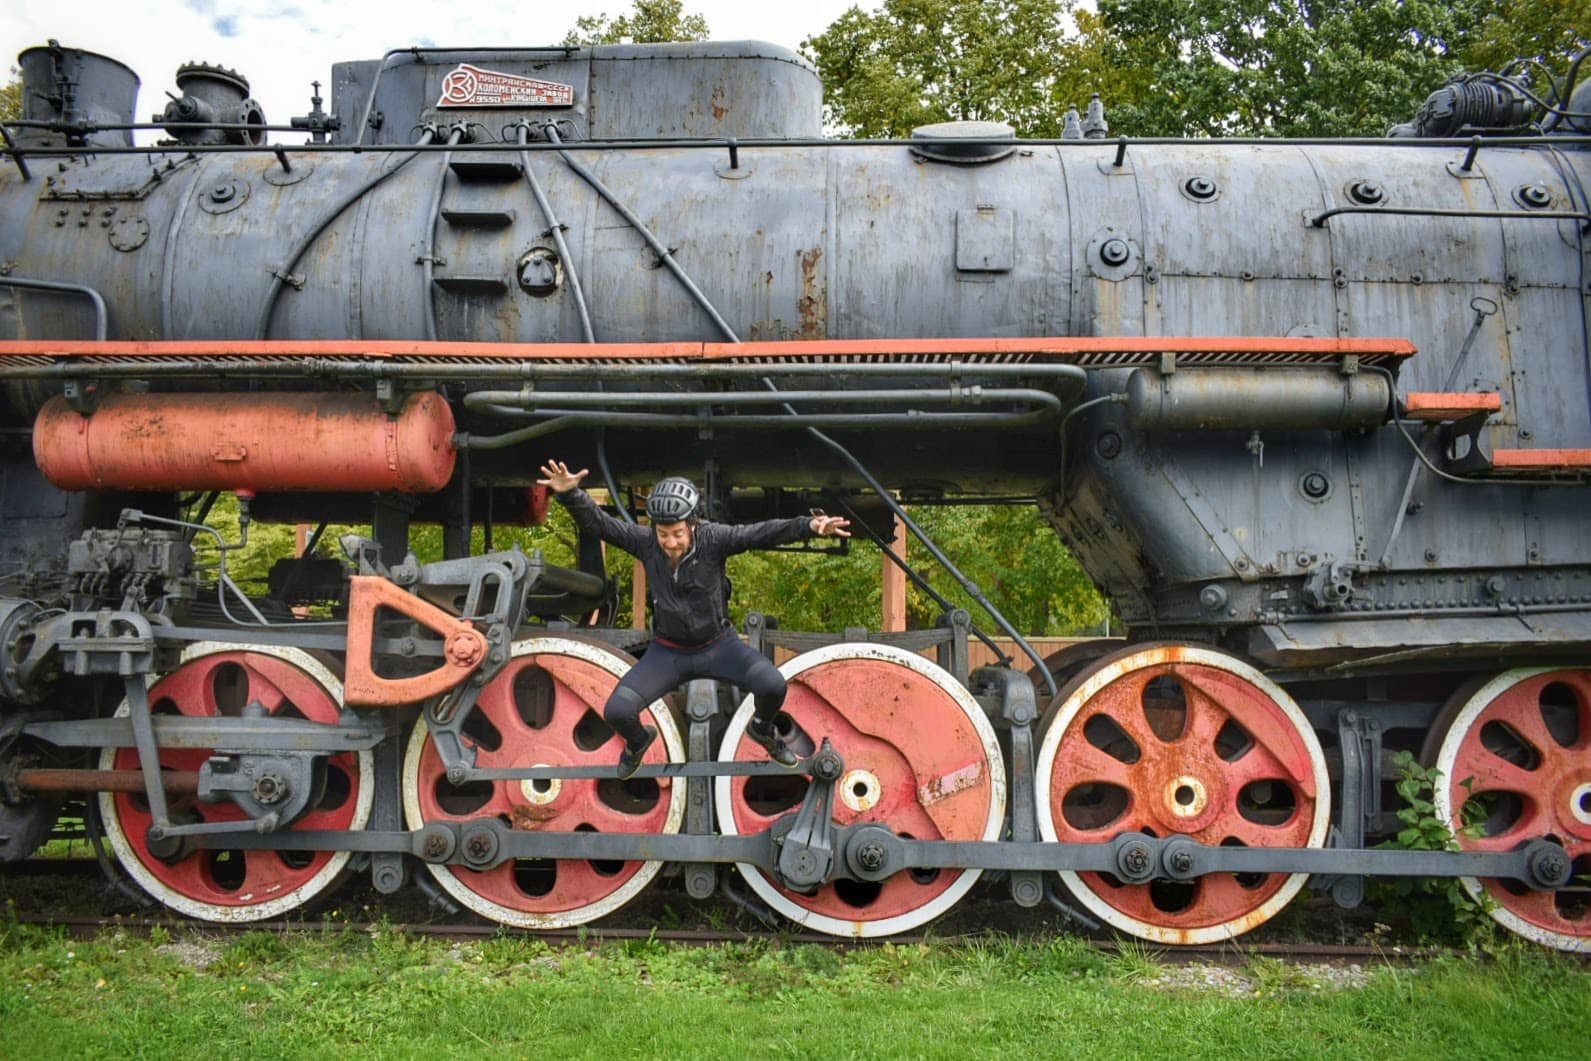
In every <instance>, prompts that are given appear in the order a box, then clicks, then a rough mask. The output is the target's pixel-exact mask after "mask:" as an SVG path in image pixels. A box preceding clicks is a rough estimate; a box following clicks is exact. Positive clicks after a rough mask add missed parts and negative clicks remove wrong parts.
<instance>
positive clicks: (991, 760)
mask: <svg viewBox="0 0 1591 1061" xmlns="http://www.w3.org/2000/svg"><path fill="white" fill-rule="evenodd" d="M843 659H873V660H881V661H886V662H891V663H897V664H900V665H901V666H903V667H907V668H909V669H911V670H913V671H915V672H916V673H918V674H920V675H922V676H924V677H926V678H928V679H930V680H931V681H933V682H934V683H935V684H936V685H938V686H939V687H940V688H942V689H944V690H945V692H947V693H949V694H950V696H951V698H952V699H953V700H954V702H955V703H956V705H957V706H958V707H959V708H960V709H961V711H962V712H963V713H964V714H965V715H966V716H967V718H968V720H969V721H970V722H971V723H972V726H973V729H974V730H975V731H976V733H977V735H978V739H979V741H980V743H981V745H982V749H983V755H984V765H985V767H986V769H987V770H988V772H989V773H988V776H989V779H990V808H989V820H988V822H987V824H986V826H985V828H984V831H983V836H982V837H981V838H980V839H983V840H998V839H999V838H1000V835H1001V833H1002V832H1003V830H1004V828H1005V802H1006V779H1005V763H1004V761H1003V760H1002V759H1001V758H1000V744H999V740H998V738H997V737H996V736H995V732H994V727H993V726H991V725H990V724H989V720H988V719H987V718H986V717H984V713H983V708H982V707H980V706H979V705H978V702H977V701H976V700H974V699H973V698H972V695H971V694H970V693H968V692H967V691H966V689H964V688H962V686H961V684H960V683H959V682H957V681H956V680H955V678H954V677H952V676H951V675H950V673H949V672H948V671H946V670H944V669H943V668H941V667H939V666H937V665H935V664H933V663H930V662H929V661H928V660H926V659H924V658H923V657H922V656H919V655H917V654H916V653H913V652H907V651H906V650H904V649H900V648H896V647H894V646H893V645H878V644H870V643H842V644H834V645H825V646H823V647H822V648H816V649H813V650H812V651H810V652H804V653H802V654H801V655H799V656H796V657H795V658H793V659H791V660H789V661H788V662H787V663H785V665H784V666H782V667H780V668H779V673H781V674H783V675H784V677H785V679H786V680H789V679H791V678H794V677H796V676H798V675H800V674H802V673H803V672H805V671H807V670H810V669H811V668H813V667H817V666H820V665H822V664H825V663H828V662H830V661H833V660H843ZM753 710H754V702H753V699H752V697H749V696H748V697H746V699H745V700H743V701H742V702H741V705H740V708H739V709H738V710H737V711H736V712H735V715H734V718H732V719H731V720H730V723H729V728H728V729H727V730H726V731H725V733H724V737H723V743H722V744H721V745H720V746H719V756H718V758H719V761H720V762H734V761H735V758H734V756H735V749H736V748H737V747H738V745H739V743H740V739H741V737H742V736H743V735H744V734H745V731H746V724H747V723H748V722H750V721H751V718H752V714H753ZM714 804H715V807H716V810H717V814H718V827H719V829H720V831H721V832H723V833H724V834H725V835H727V836H734V835H738V829H737V827H736V825H735V814H734V811H735V802H734V791H733V788H732V787H731V779H730V778H729V777H720V778H718V779H717V780H716V781H715V782H714ZM836 854H837V857H842V856H839V855H838V853H836ZM736 866H737V867H738V868H739V870H740V875H741V876H742V877H743V878H744V879H745V881H746V883H747V884H748V885H750V887H751V889H752V891H754V892H756V893H757V895H758V896H759V897H760V898H761V899H762V900H763V901H764V902H765V903H767V904H768V905H769V906H770V907H771V908H772V909H774V910H776V911H777V912H779V913H780V914H782V915H784V916H785V917H787V918H789V919H790V920H791V921H794V922H795V923H796V924H798V925H801V926H802V927H804V928H809V929H812V930H813V931H815V932H823V933H826V934H828V935H831V936H846V937H850V938H853V939H866V938H871V937H875V936H890V935H894V934H896V933H900V932H909V931H911V930H912V929H914V928H917V927H918V926H919V925H924V924H927V923H928V922H929V921H932V920H933V919H934V918H936V917H939V916H940V915H941V914H943V913H944V912H945V911H947V910H949V909H950V908H951V907H952V906H954V905H955V904H956V903H957V902H958V901H959V900H960V899H961V897H962V896H964V895H966V894H967V892H968V890H969V889H971V887H972V886H973V885H974V884H975V883H977V881H978V878H979V877H980V876H982V875H983V871H982V870H976V869H969V870H962V871H961V873H960V874H959V875H958V876H957V878H956V879H955V880H954V881H953V882H952V883H951V884H950V886H949V887H947V888H946V889H945V890H944V891H943V892H941V893H940V894H938V895H936V896H934V897H933V898H932V899H931V900H929V901H928V902H926V903H924V904H923V905H922V906H920V907H918V908H916V909H914V910H912V911H910V912H908V913H904V914H899V915H896V916H894V917H888V918H880V919H878V920H872V921H869V920H848V919H845V918H839V917H833V916H830V915H828V914H822V913H818V912H816V911H813V910H809V909H807V908H806V907H804V906H800V905H798V904H797V903H795V902H794V901H793V900H791V899H790V898H789V896H787V895H785V894H784V892H783V891H781V890H780V889H779V887H778V886H777V885H775V884H774V883H773V882H772V881H771V880H769V879H768V877H767V876H766V875H765V874H764V873H763V872H762V870H760V869H758V868H757V867H756V866H753V865H751V864H750V863H746V862H740V863H736Z"/></svg>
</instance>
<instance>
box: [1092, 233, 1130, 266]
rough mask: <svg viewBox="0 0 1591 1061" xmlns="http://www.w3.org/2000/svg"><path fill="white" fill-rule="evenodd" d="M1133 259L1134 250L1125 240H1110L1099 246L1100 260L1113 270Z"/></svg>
mask: <svg viewBox="0 0 1591 1061" xmlns="http://www.w3.org/2000/svg"><path fill="white" fill-rule="evenodd" d="M1131 257H1132V249H1131V248H1129V247H1128V246H1127V241H1126V240H1124V239H1108V240H1106V241H1105V242H1104V243H1102V244H1100V246H1099V260H1100V261H1101V262H1104V263H1105V264H1106V265H1108V266H1110V267H1111V268H1115V267H1116V266H1118V265H1125V264H1126V263H1127V259H1128V258H1131Z"/></svg>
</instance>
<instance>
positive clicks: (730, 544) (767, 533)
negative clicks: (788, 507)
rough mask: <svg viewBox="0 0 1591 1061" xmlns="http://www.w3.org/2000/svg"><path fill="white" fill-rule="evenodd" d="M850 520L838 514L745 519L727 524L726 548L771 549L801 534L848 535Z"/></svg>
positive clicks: (842, 536) (788, 542)
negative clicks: (744, 520)
mask: <svg viewBox="0 0 1591 1061" xmlns="http://www.w3.org/2000/svg"><path fill="white" fill-rule="evenodd" d="M850 525H851V523H850V521H849V520H847V519H845V518H843V517H841V516H825V515H822V514H818V515H815V516H810V517H808V516H792V517H790V518H789V519H770V520H764V521H763V522H761V523H744V524H740V525H738V526H733V527H728V528H726V531H727V537H726V539H725V552H727V553H743V552H745V551H746V550H748V549H770V548H772V547H774V546H776V545H790V544H791V543H793V542H798V541H800V540H801V539H803V538H812V537H819V538H849V537H850V536H851V532H850V531H849V530H847V529H846V528H847V527H849V526H850Z"/></svg>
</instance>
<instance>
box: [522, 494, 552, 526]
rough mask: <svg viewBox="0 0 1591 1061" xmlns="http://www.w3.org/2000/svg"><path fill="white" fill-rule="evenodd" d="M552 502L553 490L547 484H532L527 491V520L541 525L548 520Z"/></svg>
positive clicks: (534, 524) (532, 524)
mask: <svg viewBox="0 0 1591 1061" xmlns="http://www.w3.org/2000/svg"><path fill="white" fill-rule="evenodd" d="M551 502H552V490H551V488H549V487H545V486H532V487H530V488H529V489H527V490H526V491H525V510H526V522H528V523H529V524H530V525H531V526H533V527H540V526H542V525H543V524H545V523H546V522H547V510H548V508H549V507H550V505H551Z"/></svg>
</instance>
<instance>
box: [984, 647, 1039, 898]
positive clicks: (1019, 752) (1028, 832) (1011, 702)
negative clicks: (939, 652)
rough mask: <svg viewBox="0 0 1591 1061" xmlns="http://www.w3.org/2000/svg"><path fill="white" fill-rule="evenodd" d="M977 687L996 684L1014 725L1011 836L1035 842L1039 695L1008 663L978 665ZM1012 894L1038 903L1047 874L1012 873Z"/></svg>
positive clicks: (1003, 711) (1002, 709)
mask: <svg viewBox="0 0 1591 1061" xmlns="http://www.w3.org/2000/svg"><path fill="white" fill-rule="evenodd" d="M972 685H973V687H974V688H996V689H998V692H999V695H1000V716H1001V717H1002V718H1003V719H1005V721H1006V722H1007V723H1009V724H1010V726H1011V731H1010V732H1011V772H1010V774H1009V775H1008V781H1007V783H1008V785H1009V786H1010V787H1009V793H1010V797H1011V839H1012V840H1013V841H1015V842H1017V843H1019V844H1020V843H1034V842H1037V840H1038V838H1039V818H1038V800H1037V796H1036V794H1035V792H1034V788H1033V773H1034V771H1033V761H1034V760H1033V724H1034V723H1035V722H1036V721H1038V717H1039V711H1038V696H1037V693H1036V692H1035V690H1034V688H1033V681H1032V679H1031V678H1029V677H1028V676H1027V675H1026V674H1023V673H1021V672H1019V671H1015V670H1012V669H1011V668H1009V667H979V668H978V669H977V670H976V671H975V672H973V675H972ZM1011 898H1012V899H1014V900H1015V901H1016V904H1017V905H1018V906H1037V905H1039V903H1041V902H1043V900H1044V875H1043V874H1042V873H1038V872H1035V871H1032V870H1015V871H1013V872H1012V873H1011Z"/></svg>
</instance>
